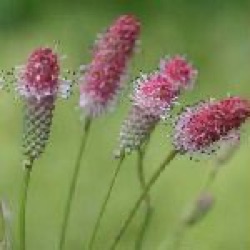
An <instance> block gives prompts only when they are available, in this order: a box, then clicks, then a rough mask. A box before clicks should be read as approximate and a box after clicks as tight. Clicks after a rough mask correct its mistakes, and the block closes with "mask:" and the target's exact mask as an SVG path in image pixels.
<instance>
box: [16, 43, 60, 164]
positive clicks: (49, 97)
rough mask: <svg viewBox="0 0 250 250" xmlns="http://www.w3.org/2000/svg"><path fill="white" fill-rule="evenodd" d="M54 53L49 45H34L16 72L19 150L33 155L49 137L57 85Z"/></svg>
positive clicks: (57, 76)
mask: <svg viewBox="0 0 250 250" xmlns="http://www.w3.org/2000/svg"><path fill="white" fill-rule="evenodd" d="M59 72H60V66H59V59H58V55H57V54H56V53H54V52H53V50H52V49H51V48H46V47H45V48H38V49H35V50H34V51H33V52H32V53H31V55H30V56H29V58H28V60H27V63H26V65H25V66H23V67H22V68H20V69H19V71H18V74H17V77H18V78H17V88H18V90H19V93H20V95H21V96H23V97H24V102H25V105H24V113H25V114H24V133H23V150H24V154H25V155H26V157H27V158H28V160H31V161H33V160H34V159H37V158H38V157H39V156H40V155H41V153H42V152H43V151H44V149H45V146H46V143H47V141H48V139H49V134H50V127H51V124H52V117H53V111H54V107H55V99H56V95H57V92H58V88H59V85H60V76H59Z"/></svg>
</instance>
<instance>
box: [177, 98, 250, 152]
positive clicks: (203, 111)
mask: <svg viewBox="0 0 250 250" xmlns="http://www.w3.org/2000/svg"><path fill="white" fill-rule="evenodd" d="M249 117H250V101H249V100H245V99H242V98H240V97H228V98H225V99H223V100H219V101H215V100H209V101H207V102H203V103H200V104H198V105H196V106H194V107H188V108H186V110H185V111H184V112H183V113H182V114H181V115H180V116H179V118H178V119H177V121H176V125H175V128H174V136H173V143H174V146H175V148H176V149H177V150H178V151H180V152H182V153H185V152H187V153H190V154H193V153H196V152H200V153H209V152H213V151H214V150H216V148H217V146H219V145H220V141H225V140H230V139H235V138H239V128H240V127H241V125H242V124H243V123H244V122H245V121H246V120H247V119H248V118H249Z"/></svg>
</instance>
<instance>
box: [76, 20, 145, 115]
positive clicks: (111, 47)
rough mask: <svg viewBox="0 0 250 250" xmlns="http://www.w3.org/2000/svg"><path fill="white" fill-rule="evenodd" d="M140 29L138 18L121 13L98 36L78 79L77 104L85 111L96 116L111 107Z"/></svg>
mask: <svg viewBox="0 0 250 250" xmlns="http://www.w3.org/2000/svg"><path fill="white" fill-rule="evenodd" d="M139 33H140V23H139V21H138V20H137V19H136V18H135V17H134V16H131V15H124V16H121V17H119V18H118V19H117V20H116V21H115V22H114V23H113V25H112V26H111V27H110V28H109V29H108V30H107V32H106V33H105V34H104V35H103V36H102V37H101V38H100V39H99V40H98V42H97V45H96V46H95V48H94V50H93V59H92V62H91V63H90V65H88V67H87V70H86V73H85V75H84V76H83V77H81V79H80V81H81V86H80V106H81V107H82V108H84V109H85V111H86V113H87V115H89V116H92V117H93V116H98V115H100V114H102V113H103V111H106V110H108V109H110V108H113V106H114V103H115V102H116V97H117V95H118V94H119V91H120V89H121V85H122V81H123V79H124V75H125V71H126V68H127V63H128V60H129V59H130V57H131V55H132V52H133V50H134V48H135V43H136V40H137V38H138V36H139Z"/></svg>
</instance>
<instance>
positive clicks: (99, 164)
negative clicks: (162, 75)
mask: <svg viewBox="0 0 250 250" xmlns="http://www.w3.org/2000/svg"><path fill="white" fill-rule="evenodd" d="M128 12H129V13H134V14H135V15H137V16H138V17H139V18H140V20H141V22H142V35H141V42H142V44H141V53H139V54H137V55H136V56H135V59H134V60H133V62H132V64H131V69H130V83H129V84H131V80H132V79H133V78H135V76H137V75H138V74H139V72H140V71H145V72H147V71H150V70H153V69H155V67H156V65H157V64H158V62H159V58H161V57H162V56H164V55H168V54H170V55H173V54H175V53H181V54H185V55H188V58H189V59H191V60H192V62H193V63H194V64H195V65H196V66H197V67H198V69H199V78H198V82H197V85H196V87H195V89H194V91H192V93H187V94H185V95H184V96H183V98H182V104H183V105H185V104H191V103H194V102H196V101H198V100H200V99H202V98H207V97H210V96H213V97H222V96H225V95H226V94H227V93H231V94H238V95H242V96H244V97H250V88H249V84H250V1H249V0H238V1H234V0H224V1H223V0H221V1H219V0H218V1H213V0H211V1H202V0H189V1H185V0H151V1H150V0H134V1H132V0H116V1H114V0H112V1H108V0H103V1H101V0H99V1H98V0H92V1H84V0H82V1H81V0H71V1H67V0H58V1H57V0H43V1H41V0H0V68H2V69H8V68H10V67H13V66H16V65H20V64H22V63H24V62H25V60H26V58H27V55H28V54H29V53H30V51H31V50H32V49H33V48H35V47H37V46H40V45H52V46H53V41H54V40H59V41H60V43H61V45H60V50H61V51H62V53H63V54H66V55H67V56H68V57H67V60H65V61H64V66H65V68H69V69H75V68H77V67H78V66H79V65H80V64H86V63H88V62H89V60H90V48H91V45H92V43H93V42H94V40H95V37H96V34H97V33H99V32H101V31H103V30H104V29H105V28H106V27H107V26H108V25H109V24H110V23H111V21H112V20H113V19H114V18H116V17H117V16H119V15H120V14H124V13H128ZM0 95H1V97H0V114H1V115H0V142H1V147H0V195H1V197H4V198H5V199H7V201H8V202H9V205H10V208H11V212H12V214H13V218H12V219H13V222H14V223H15V224H16V212H17V208H18V199H19V192H20V185H21V176H22V168H21V161H22V155H21V150H20V144H21V133H22V104H21V102H20V101H19V102H18V101H15V100H14V97H13V96H12V95H9V94H7V93H5V92H4V91H1V92H0ZM127 99H128V98H127V97H126V96H125V95H124V97H123V99H122V102H121V105H120V106H119V109H118V110H117V111H116V112H115V113H113V114H109V115H107V116H105V117H103V118H100V119H97V120H96V121H95V123H94V126H93V128H92V130H91V135H90V140H89V143H88V145H87V152H86V155H85V157H84V160H83V162H82V169H81V173H80V175H81V176H80V178H79V183H78V186H77V193H76V199H75V201H74V205H73V206H74V207H73V211H72V217H71V221H70V227H69V232H68V235H67V249H74V250H77V249H83V248H82V246H83V245H84V244H85V245H86V242H87V241H88V239H89V236H90V232H91V230H92V228H93V224H94V222H95V219H96V215H97V212H98V211H99V207H100V204H101V202H102V200H103V197H104V194H105V193H106V188H107V185H108V183H109V181H110V178H111V174H112V172H113V170H114V167H115V165H116V162H115V161H114V160H113V159H112V150H113V149H114V148H115V146H116V142H117V136H118V132H119V127H120V124H121V122H122V120H123V119H124V117H125V115H126V112H127V110H128V108H129V105H128V100H127ZM77 104H78V93H75V95H74V97H73V98H71V99H70V100H68V101H59V102H58V105H57V109H56V112H55V119H54V124H53V130H52V136H51V140H50V143H49V145H48V147H47V150H46V153H45V154H44V155H43V156H42V157H41V159H40V160H39V161H38V162H37V164H36V166H35V168H34V171H33V173H32V181H31V185H30V193H29V201H28V219H27V220H28V221H27V223H28V229H27V234H28V239H27V240H28V243H27V244H28V247H27V249H32V250H33V249H36V250H44V249H46V250H54V249H56V245H57V243H58V237H59V228H60V225H61V219H62V211H63V207H64V204H65V199H66V194H67V191H68V184H69V180H70V177H71V174H72V167H73V163H74V161H75V158H76V154H77V150H78V147H79V143H80V142H79V137H80V134H81V131H82V124H81V122H80V119H79V117H80V112H79V110H77V109H75V107H77ZM168 131H169V129H166V128H165V126H163V125H161V126H159V127H158V129H157V131H156V132H155V133H154V135H153V138H152V142H151V145H150V148H149V151H148V154H147V156H146V170H147V175H148V176H149V175H150V173H152V171H153V170H154V169H155V168H156V167H157V166H158V164H159V163H160V162H161V160H162V159H163V158H164V156H165V155H166V153H167V152H168V151H169V150H170V147H171V144H170V142H169V140H168V138H167V135H168ZM248 134H249V129H248V130H247V131H246V132H245V133H244V134H243V136H242V138H243V143H242V145H241V148H240V150H239V151H238V152H237V153H236V155H235V156H234V158H233V159H232V160H231V161H230V162H229V163H228V164H227V165H226V166H224V167H223V168H222V169H221V172H220V174H219V176H218V179H216V182H215V183H214V185H213V186H212V190H211V191H212V192H213V193H214V195H215V197H216V204H215V207H214V209H213V210H212V211H211V213H210V214H209V215H208V216H207V217H206V218H205V219H204V220H203V221H202V222H201V223H200V224H198V225H197V226H196V227H195V228H193V229H192V230H190V231H189V232H188V233H187V234H186V237H185V240H184V244H183V246H182V248H181V249H183V250H224V249H225V250H247V249H250V238H249V231H250V223H249V219H250V215H249V211H250V201H249V198H247V196H248V195H247V193H249V189H250V182H249V162H250V154H249V145H248V140H247V135H248ZM135 160H136V155H135V154H132V155H131V156H130V157H128V159H127V160H126V162H125V164H124V166H123V169H122V172H121V174H120V176H119V179H118V181H117V185H116V188H115V191H114V193H113V196H112V201H111V202H110V204H109V207H108V210H107V213H106V216H105V218H104V220H103V224H102V228H101V231H100V234H99V236H98V240H97V244H96V249H100V250H103V249H107V247H108V246H109V245H110V242H111V240H112V239H113V237H114V235H115V234H116V232H117V230H118V229H119V228H120V225H121V223H122V221H123V219H124V218H125V216H126V215H127V213H128V211H129V209H130V207H131V205H132V204H133V202H134V200H135V199H136V197H137V196H138V194H139V192H140V188H139V185H138V181H137V177H136V168H135V167H136V166H135ZM210 168H211V162H209V161H207V160H202V161H200V162H195V161H191V160H189V158H188V157H187V156H182V157H179V158H178V159H177V160H175V162H174V163H173V164H172V167H171V168H169V169H168V170H167V171H166V172H165V173H164V175H163V176H162V177H161V179H160V180H159V182H158V183H157V184H156V185H155V187H154V189H153V191H152V199H153V203H154V206H155V212H154V215H153V219H152V224H151V227H150V229H149V231H148V233H147V235H146V240H145V244H144V249H145V250H155V249H158V247H159V246H160V245H162V246H163V248H162V249H166V248H164V246H165V243H164V242H165V241H166V240H167V239H168V238H169V237H170V236H171V235H172V233H173V231H174V230H175V228H176V226H177V222H178V219H179V216H180V214H181V213H182V211H183V207H185V206H186V205H187V204H188V202H189V201H190V200H191V199H192V198H193V197H194V196H195V194H197V192H198V190H199V188H200V187H201V185H202V184H203V183H204V181H205V179H206V177H207V175H208V172H209V170H210ZM142 218H143V209H142V210H140V212H139V213H138V215H137V217H136V219H135V220H134V221H133V223H132V224H131V226H130V227H129V230H128V231H127V233H126V235H125V236H124V237H123V239H122V242H121V244H120V245H119V249H124V250H130V249H133V246H134V240H135V237H136V233H137V232H138V229H139V227H140V223H141V221H142ZM14 231H15V233H17V232H16V231H17V230H16V226H15V230H14ZM15 238H16V235H15ZM16 244H17V243H14V245H15V246H16Z"/></svg>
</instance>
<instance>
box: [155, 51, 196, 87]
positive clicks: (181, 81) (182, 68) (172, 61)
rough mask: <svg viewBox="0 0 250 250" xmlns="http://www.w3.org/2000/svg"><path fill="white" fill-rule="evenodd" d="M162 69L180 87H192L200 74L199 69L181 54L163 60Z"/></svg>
mask: <svg viewBox="0 0 250 250" xmlns="http://www.w3.org/2000/svg"><path fill="white" fill-rule="evenodd" d="M160 71H161V73H162V74H164V75H167V76H168V77H169V78H171V79H172V80H173V81H174V82H175V84H176V86H177V87H178V88H179V89H181V88H184V89H191V88H192V87H193V84H194V82H195V80H196V78H197V74H198V71H197V69H195V68H194V67H193V66H192V64H191V63H190V62H189V61H188V60H187V59H186V58H185V57H184V56H180V55H176V56H173V57H170V58H168V59H163V60H161V62H160Z"/></svg>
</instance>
